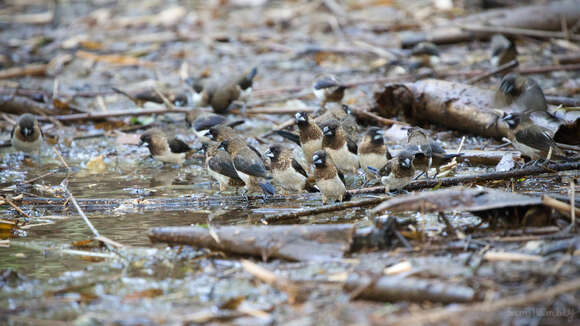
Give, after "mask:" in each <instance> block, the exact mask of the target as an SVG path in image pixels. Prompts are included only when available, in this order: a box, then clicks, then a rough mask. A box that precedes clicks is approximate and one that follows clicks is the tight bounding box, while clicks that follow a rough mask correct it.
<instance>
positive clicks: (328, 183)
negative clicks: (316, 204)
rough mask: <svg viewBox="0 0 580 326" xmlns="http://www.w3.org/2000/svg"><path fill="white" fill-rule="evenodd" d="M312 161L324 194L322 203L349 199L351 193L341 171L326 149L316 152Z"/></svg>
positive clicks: (317, 180)
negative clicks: (341, 175)
mask: <svg viewBox="0 0 580 326" xmlns="http://www.w3.org/2000/svg"><path fill="white" fill-rule="evenodd" d="M312 162H313V164H314V180H315V181H316V185H317V186H318V189H319V190H320V193H321V194H322V204H323V205H326V203H327V202H328V201H343V200H348V199H349V198H350V195H349V194H348V192H347V191H346V187H345V185H344V181H343V180H342V179H341V177H340V175H339V173H340V172H339V171H338V170H337V169H336V166H335V165H334V163H333V162H332V160H331V159H329V157H328V155H327V154H326V151H324V150H320V151H317V152H315V153H314V155H313V156H312Z"/></svg>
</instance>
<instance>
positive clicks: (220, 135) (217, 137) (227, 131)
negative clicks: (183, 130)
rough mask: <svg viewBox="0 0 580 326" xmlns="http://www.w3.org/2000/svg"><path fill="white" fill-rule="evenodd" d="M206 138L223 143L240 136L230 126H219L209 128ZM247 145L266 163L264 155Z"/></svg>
mask: <svg viewBox="0 0 580 326" xmlns="http://www.w3.org/2000/svg"><path fill="white" fill-rule="evenodd" d="M204 135H205V137H207V138H209V139H210V140H212V141H217V142H223V141H224V140H228V139H231V138H235V137H239V134H238V133H237V132H236V131H235V130H234V129H233V128H232V127H230V126H229V125H224V124H219V125H216V126H213V127H211V128H209V130H208V132H207V133H205V134H204ZM246 145H247V146H248V147H249V148H250V149H251V150H252V151H253V152H254V153H256V155H258V157H259V158H260V159H261V160H262V162H264V163H265V160H264V158H263V157H262V154H260V151H258V150H257V149H256V148H255V147H254V146H252V145H249V144H247V143H246Z"/></svg>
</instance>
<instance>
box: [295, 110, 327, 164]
mask: <svg viewBox="0 0 580 326" xmlns="http://www.w3.org/2000/svg"><path fill="white" fill-rule="evenodd" d="M294 120H295V121H296V125H298V130H299V131H300V138H299V139H300V147H301V148H302V152H303V153H304V159H306V163H307V164H308V166H309V167H310V165H312V156H314V153H315V152H316V151H319V150H321V149H322V137H323V134H322V130H321V129H320V127H319V126H318V125H317V124H316V123H315V122H314V121H312V118H311V117H310V116H309V115H308V113H306V112H299V113H296V115H295V116H294Z"/></svg>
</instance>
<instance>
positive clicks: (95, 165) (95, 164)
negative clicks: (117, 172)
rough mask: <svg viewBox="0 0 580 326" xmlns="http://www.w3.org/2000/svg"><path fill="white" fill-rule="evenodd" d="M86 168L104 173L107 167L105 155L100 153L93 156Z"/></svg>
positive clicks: (93, 171)
mask: <svg viewBox="0 0 580 326" xmlns="http://www.w3.org/2000/svg"><path fill="white" fill-rule="evenodd" d="M86 169H87V170H89V171H90V172H92V173H102V172H104V171H105V170H106V169H107V164H106V163H105V156H104V155H99V156H97V157H93V158H92V159H91V160H90V161H88V162H87V166H86Z"/></svg>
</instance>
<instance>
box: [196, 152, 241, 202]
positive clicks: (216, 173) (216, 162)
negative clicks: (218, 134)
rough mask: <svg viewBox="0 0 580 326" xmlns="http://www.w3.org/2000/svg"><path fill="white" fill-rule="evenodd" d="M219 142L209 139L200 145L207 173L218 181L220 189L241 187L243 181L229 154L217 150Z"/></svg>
mask: <svg viewBox="0 0 580 326" xmlns="http://www.w3.org/2000/svg"><path fill="white" fill-rule="evenodd" d="M219 144H220V143H216V142H212V141H210V142H207V143H203V145H202V149H203V151H204V153H205V167H206V168H207V172H208V174H209V175H210V176H211V177H212V178H214V179H215V180H216V181H217V182H218V183H219V186H220V191H225V190H226V189H227V187H234V188H239V187H243V186H244V185H245V184H244V181H243V180H242V179H240V177H239V176H238V173H237V172H236V169H235V168H234V164H233V162H232V160H231V158H230V155H229V154H228V153H227V152H225V151H220V150H218V146H219Z"/></svg>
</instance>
